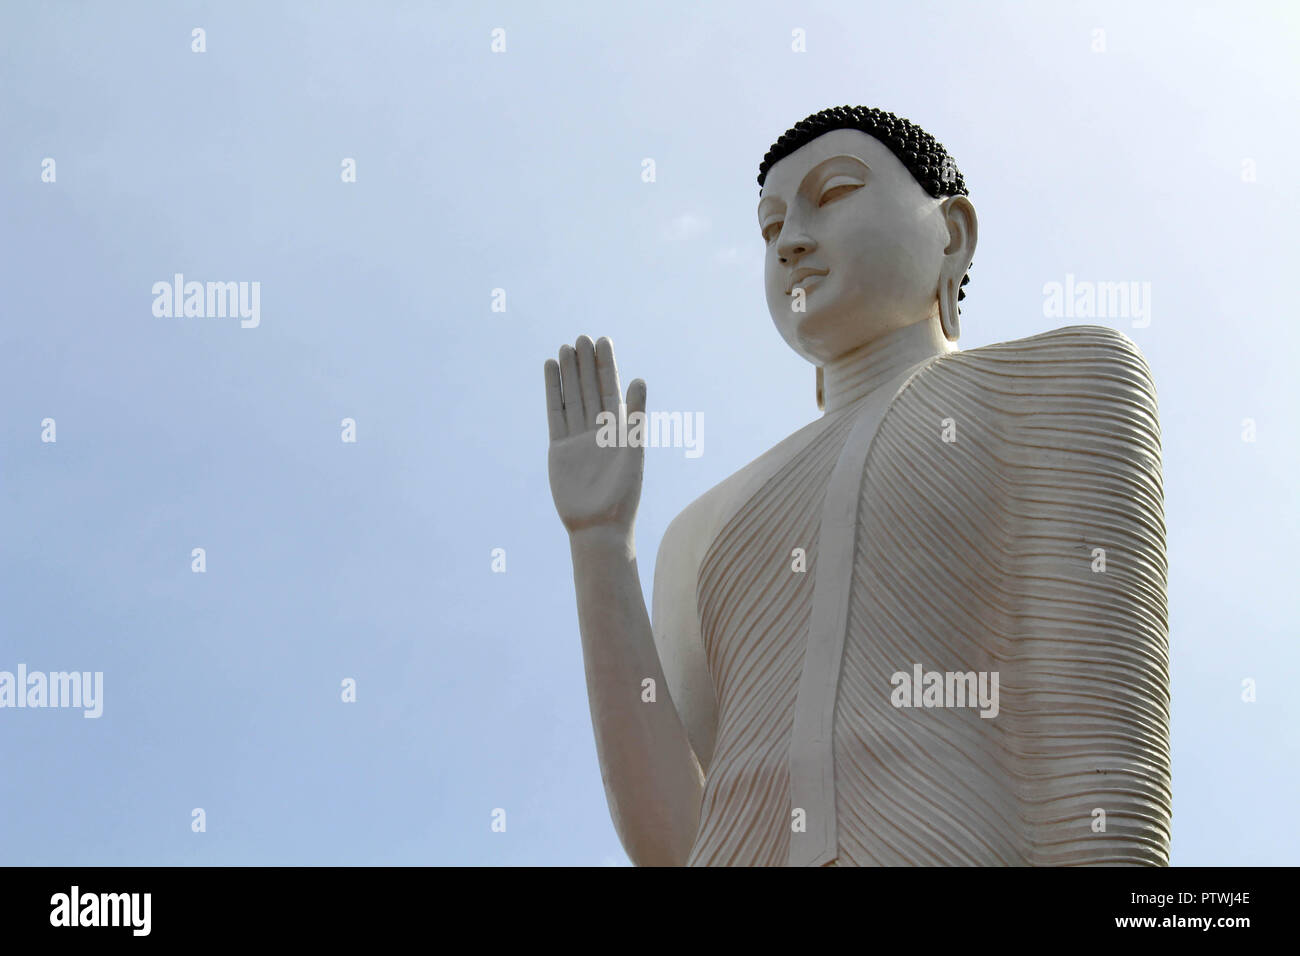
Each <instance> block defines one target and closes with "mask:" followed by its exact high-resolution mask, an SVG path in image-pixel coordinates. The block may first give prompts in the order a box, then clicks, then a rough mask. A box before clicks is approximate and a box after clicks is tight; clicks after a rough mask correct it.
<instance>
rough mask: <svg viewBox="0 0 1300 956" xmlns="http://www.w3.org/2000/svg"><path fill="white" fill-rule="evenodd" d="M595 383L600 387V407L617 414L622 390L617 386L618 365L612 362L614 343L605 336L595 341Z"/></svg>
mask: <svg viewBox="0 0 1300 956" xmlns="http://www.w3.org/2000/svg"><path fill="white" fill-rule="evenodd" d="M596 383H597V385H599V387H600V407H601V409H603V410H604V411H607V412H613V413H614V414H615V415H617V414H618V405H619V402H620V401H622V397H623V390H622V389H621V388H620V387H619V384H618V365H616V364H615V362H614V343H613V342H611V341H610V340H609V338H608V337H607V336H604V335H602V336H601V337H600V338H598V339H596Z"/></svg>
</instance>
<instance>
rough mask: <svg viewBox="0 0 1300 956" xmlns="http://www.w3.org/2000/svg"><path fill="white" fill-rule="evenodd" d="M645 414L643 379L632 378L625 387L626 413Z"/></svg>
mask: <svg viewBox="0 0 1300 956" xmlns="http://www.w3.org/2000/svg"><path fill="white" fill-rule="evenodd" d="M633 412H640V413H641V414H643V415H644V414H645V379H640V378H634V379H633V380H632V384H630V385H629V386H628V387H627V413H628V415H631V414H632V413H633Z"/></svg>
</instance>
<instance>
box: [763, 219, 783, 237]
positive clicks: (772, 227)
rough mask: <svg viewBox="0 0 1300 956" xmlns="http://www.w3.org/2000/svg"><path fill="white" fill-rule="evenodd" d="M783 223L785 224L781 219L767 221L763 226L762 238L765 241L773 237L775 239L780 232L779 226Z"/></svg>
mask: <svg viewBox="0 0 1300 956" xmlns="http://www.w3.org/2000/svg"><path fill="white" fill-rule="evenodd" d="M783 225H785V223H784V222H782V221H781V220H777V221H776V222H769V223H768V224H767V225H766V226H764V227H763V239H764V240H765V241H767V242H771V241H772V240H773V239H775V238H776V237H777V236H778V235H780V234H781V227H782V226H783Z"/></svg>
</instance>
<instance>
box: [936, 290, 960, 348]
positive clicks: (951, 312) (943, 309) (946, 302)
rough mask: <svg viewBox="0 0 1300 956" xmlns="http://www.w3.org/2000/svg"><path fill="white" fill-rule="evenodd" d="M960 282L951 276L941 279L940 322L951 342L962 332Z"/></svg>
mask: <svg viewBox="0 0 1300 956" xmlns="http://www.w3.org/2000/svg"><path fill="white" fill-rule="evenodd" d="M960 291H961V286H960V283H959V282H958V281H957V280H956V279H953V278H952V277H950V276H943V277H942V278H940V279H939V324H940V325H941V326H942V327H943V334H944V335H945V336H946V337H947V339H948V341H949V342H956V341H957V336H959V335H960V334H961V318H960V316H961V309H960V308H959V306H958V305H957V299H958V293H959V292H960Z"/></svg>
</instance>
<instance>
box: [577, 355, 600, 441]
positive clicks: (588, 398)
mask: <svg viewBox="0 0 1300 956" xmlns="http://www.w3.org/2000/svg"><path fill="white" fill-rule="evenodd" d="M574 345H575V347H576V348H577V350H578V378H579V379H580V380H581V383H582V415H583V418H584V419H586V422H587V427H588V428H595V427H596V416H597V415H599V414H600V386H599V385H597V384H596V346H595V345H593V344H592V342H591V339H590V338H589V337H588V336H586V335H579V336H578V341H577V342H575V343H574Z"/></svg>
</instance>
